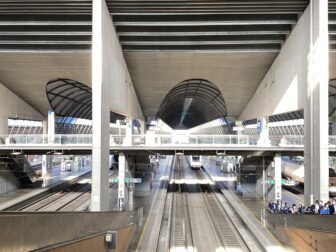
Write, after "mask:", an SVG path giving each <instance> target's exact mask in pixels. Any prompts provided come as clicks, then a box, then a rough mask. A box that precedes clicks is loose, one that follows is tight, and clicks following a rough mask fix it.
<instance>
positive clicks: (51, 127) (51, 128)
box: [48, 110, 55, 144]
mask: <svg viewBox="0 0 336 252" xmlns="http://www.w3.org/2000/svg"><path fill="white" fill-rule="evenodd" d="M54 141H55V112H54V111H50V110H49V111H48V142H49V143H50V144H52V143H54Z"/></svg>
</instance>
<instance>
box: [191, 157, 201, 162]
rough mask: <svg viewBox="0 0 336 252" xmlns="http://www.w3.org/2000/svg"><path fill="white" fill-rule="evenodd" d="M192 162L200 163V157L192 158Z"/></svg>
mask: <svg viewBox="0 0 336 252" xmlns="http://www.w3.org/2000/svg"><path fill="white" fill-rule="evenodd" d="M192 161H195V162H197V161H200V157H199V156H192Z"/></svg>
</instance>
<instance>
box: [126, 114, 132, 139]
mask: <svg viewBox="0 0 336 252" xmlns="http://www.w3.org/2000/svg"><path fill="white" fill-rule="evenodd" d="M132 135H133V118H132V117H127V123H126V139H125V144H126V145H132Z"/></svg>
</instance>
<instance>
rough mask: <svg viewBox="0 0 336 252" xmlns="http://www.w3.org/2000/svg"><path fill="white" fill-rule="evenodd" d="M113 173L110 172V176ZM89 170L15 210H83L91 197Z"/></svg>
mask: <svg viewBox="0 0 336 252" xmlns="http://www.w3.org/2000/svg"><path fill="white" fill-rule="evenodd" d="M114 174H115V173H112V174H110V177H111V176H113V175H114ZM90 177H91V172H89V173H86V174H85V175H82V176H80V177H79V179H77V180H74V181H72V182H71V183H67V184H65V185H62V186H60V187H58V188H56V189H54V190H52V191H51V192H49V194H47V195H45V196H43V197H41V198H39V199H37V200H32V201H30V202H27V203H26V204H24V205H21V206H20V207H18V208H16V209H15V211H22V212H36V211H84V210H86V209H87V208H88V206H89V202H90V198H91V183H90V182H91V178H90Z"/></svg>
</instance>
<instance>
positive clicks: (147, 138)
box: [0, 134, 336, 147]
mask: <svg viewBox="0 0 336 252" xmlns="http://www.w3.org/2000/svg"><path fill="white" fill-rule="evenodd" d="M22 145H37V146H43V145H47V146H63V145H79V146H90V145H92V135H91V134H67V135H65V134H57V135H54V137H53V139H49V137H48V135H42V134H39V135H31V134H30V135H0V146H9V147H13V146H14V147H15V146H22ZM141 145H142V146H156V145H160V146H161V145H163V146H184V145H188V146H191V145H194V146H267V147H303V146H304V136H302V135H285V136H271V137H270V138H269V140H268V141H267V142H265V141H264V142H260V141H259V137H258V136H255V135H150V134H148V135H131V136H126V135H110V146H141ZM329 146H331V147H335V146H336V136H329Z"/></svg>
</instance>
